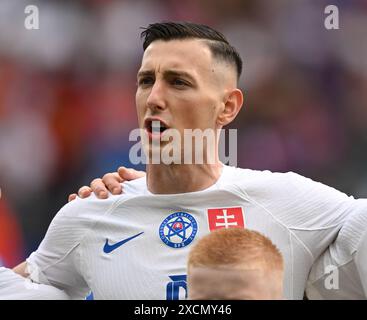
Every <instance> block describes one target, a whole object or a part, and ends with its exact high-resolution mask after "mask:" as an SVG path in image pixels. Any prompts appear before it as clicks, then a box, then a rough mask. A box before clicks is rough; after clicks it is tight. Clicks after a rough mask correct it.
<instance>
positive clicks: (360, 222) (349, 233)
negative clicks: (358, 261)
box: [335, 199, 367, 256]
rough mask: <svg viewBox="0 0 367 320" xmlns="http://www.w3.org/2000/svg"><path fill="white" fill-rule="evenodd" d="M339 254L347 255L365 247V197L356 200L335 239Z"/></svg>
mask: <svg viewBox="0 0 367 320" xmlns="http://www.w3.org/2000/svg"><path fill="white" fill-rule="evenodd" d="M335 245H336V246H337V248H338V251H339V253H340V254H342V253H344V254H345V255H347V256H349V255H351V254H354V253H355V252H356V251H357V250H360V249H361V247H363V250H366V249H367V199H358V200H356V205H355V206H354V210H353V212H352V213H351V214H350V215H349V216H348V218H347V219H346V221H345V222H344V224H343V227H342V228H341V230H340V232H339V234H338V237H337V239H336V241H335Z"/></svg>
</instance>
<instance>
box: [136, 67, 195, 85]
mask: <svg viewBox="0 0 367 320" xmlns="http://www.w3.org/2000/svg"><path fill="white" fill-rule="evenodd" d="M154 75H155V74H154V71H153V70H142V71H139V72H138V74H137V78H140V77H143V76H154ZM163 76H164V77H165V78H166V77H172V76H176V77H177V76H178V77H185V78H187V79H189V80H190V81H191V82H192V83H193V84H196V83H197V81H196V80H195V78H194V77H193V76H192V75H191V74H190V73H188V72H186V71H182V70H166V71H164V72H163Z"/></svg>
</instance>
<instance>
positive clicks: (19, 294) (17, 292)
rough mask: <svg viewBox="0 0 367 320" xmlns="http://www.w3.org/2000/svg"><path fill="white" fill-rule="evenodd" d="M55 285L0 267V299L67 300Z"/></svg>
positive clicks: (66, 296) (64, 294)
mask: <svg viewBox="0 0 367 320" xmlns="http://www.w3.org/2000/svg"><path fill="white" fill-rule="evenodd" d="M68 299H69V297H68V295H67V294H66V293H65V292H64V291H62V290H59V289H57V288H55V287H52V286H48V285H44V284H37V283H33V282H31V281H30V280H29V279H25V278H23V277H22V276H20V275H18V274H16V273H15V272H14V271H12V270H10V269H7V268H0V300H68Z"/></svg>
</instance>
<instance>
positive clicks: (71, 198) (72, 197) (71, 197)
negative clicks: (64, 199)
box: [68, 193, 77, 202]
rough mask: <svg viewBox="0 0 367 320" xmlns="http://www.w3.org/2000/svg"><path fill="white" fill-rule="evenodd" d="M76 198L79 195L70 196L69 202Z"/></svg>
mask: <svg viewBox="0 0 367 320" xmlns="http://www.w3.org/2000/svg"><path fill="white" fill-rule="evenodd" d="M76 197H77V194H76V193H73V194H70V195H69V198H68V202H70V201H73V200H75V199H76Z"/></svg>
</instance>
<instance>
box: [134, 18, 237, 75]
mask: <svg viewBox="0 0 367 320" xmlns="http://www.w3.org/2000/svg"><path fill="white" fill-rule="evenodd" d="M143 29H144V31H143V32H142V33H141V38H144V43H143V49H144V51H145V49H146V48H148V46H149V45H150V44H151V43H152V42H153V41H156V40H164V41H169V40H177V39H205V40H209V41H207V44H208V47H209V49H210V51H211V52H212V54H213V57H215V58H217V59H220V60H224V61H226V62H229V63H230V64H232V65H234V66H235V67H236V71H237V79H238V78H239V77H240V76H241V72H242V59H241V57H240V55H239V54H238V52H237V50H236V49H235V48H234V47H233V46H231V45H230V44H229V42H228V40H227V39H226V38H225V36H224V35H223V34H221V33H220V32H218V31H216V30H214V29H212V28H210V27H208V26H206V25H203V24H197V23H192V22H161V23H153V24H150V25H149V26H148V27H147V28H143Z"/></svg>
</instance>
